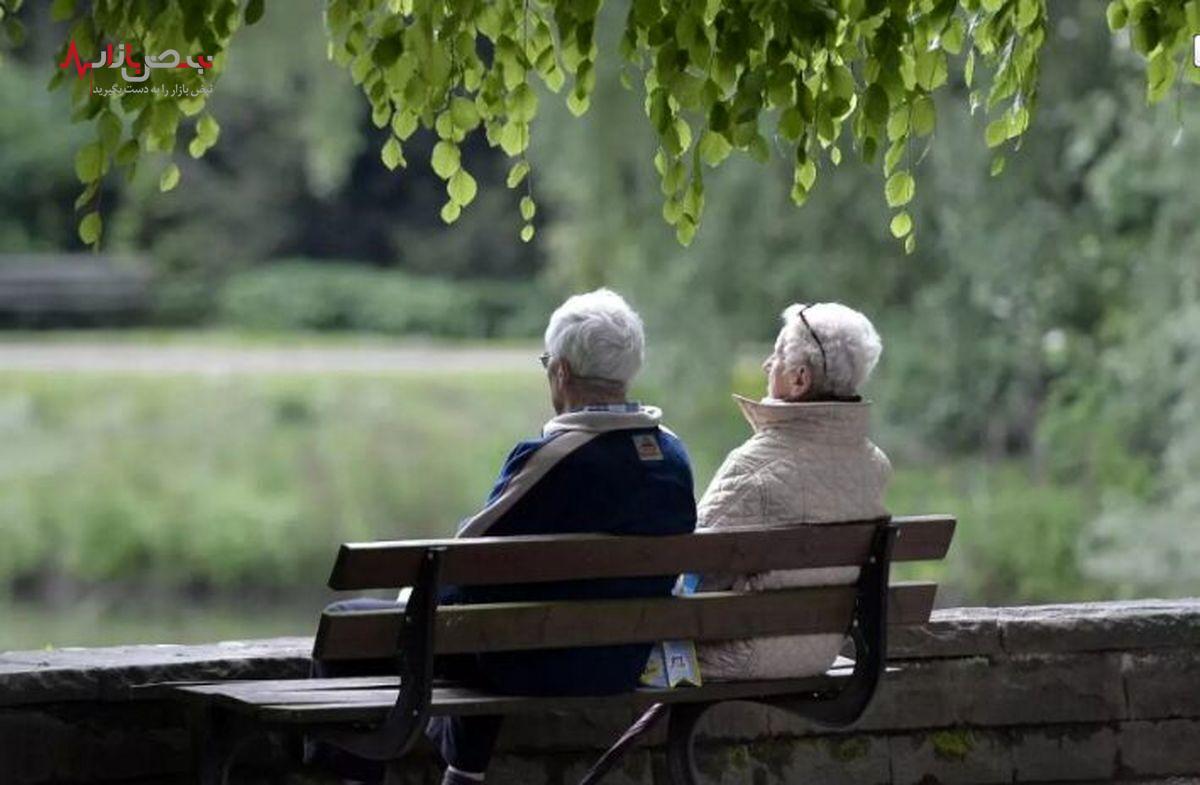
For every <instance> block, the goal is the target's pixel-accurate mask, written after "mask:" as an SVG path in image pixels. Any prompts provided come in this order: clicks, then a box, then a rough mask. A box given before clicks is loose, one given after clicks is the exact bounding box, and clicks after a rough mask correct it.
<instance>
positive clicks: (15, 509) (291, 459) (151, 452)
mask: <svg viewBox="0 0 1200 785" xmlns="http://www.w3.org/2000/svg"><path fill="white" fill-rule="evenodd" d="M739 386H741V385H739ZM748 391H749V390H748ZM641 394H642V396H643V397H644V398H646V399H647V400H652V401H655V402H659V403H662V402H663V401H662V400H661V398H662V396H659V395H656V394H655V393H653V392H652V391H646V390H643V391H641ZM664 408H667V409H668V415H670V414H671V409H670V407H669V406H667V407H664ZM549 414H550V411H549V405H548V402H547V400H546V393H545V389H544V382H543V380H542V378H541V375H540V373H537V372H536V371H534V372H530V373H524V372H519V371H514V372H495V373H469V374H467V373H450V372H443V373H399V374H397V373H393V374H377V375H365V374H339V375H317V374H272V375H228V376H203V375H171V376H147V375H144V374H143V375H122V374H98V373H84V374H80V373H72V374H53V373H9V374H6V375H4V376H3V377H2V378H0V532H2V535H3V542H4V544H5V547H4V548H3V549H0V587H2V589H3V591H0V596H2V594H3V593H5V592H7V594H8V595H9V596H10V598H13V597H16V598H25V599H28V598H36V599H38V601H39V602H43V603H45V602H50V603H55V604H53V605H51V606H48V607H46V606H43V607H41V608H40V609H36V610H30V609H29V607H28V606H10V607H9V609H8V610H7V611H6V614H5V615H6V616H7V617H8V618H10V619H11V620H12V623H11V624H9V625H8V629H7V631H6V633H5V634H4V636H3V638H4V639H0V649H3V648H10V647H14V646H18V645H20V646H31V645H36V646H40V645H44V644H45V643H53V644H56V645H63V644H81V643H97V642H105V641H112V640H115V639H113V638H112V636H111V635H107V636H106V635H101V634H100V629H101V628H102V629H106V630H110V631H112V630H118V631H120V633H121V635H122V636H125V637H124V638H118V639H124V640H130V641H134V640H147V641H152V640H173V639H174V640H179V639H194V637H195V635H200V636H201V638H204V637H212V635H208V634H207V633H203V630H204V629H205V626H204V625H200V627H199V628H197V627H195V626H194V625H192V624H191V622H190V621H188V620H187V618H186V617H187V614H186V613H185V614H182V615H181V614H180V613H178V611H177V610H171V608H173V607H174V605H182V606H184V607H193V608H195V610H196V612H197V614H199V616H200V617H202V618H211V619H215V620H217V621H215V622H214V624H217V627H214V628H213V629H217V628H219V629H220V630H221V632H220V633H219V634H220V635H221V636H229V637H234V636H237V635H256V634H267V633H268V632H286V631H296V632H303V631H304V630H303V629H299V628H300V627H304V625H303V624H298V623H296V622H294V621H293V620H300V619H308V618H309V617H310V616H311V615H312V613H313V610H312V609H313V607H319V603H320V601H321V600H320V598H319V597H317V598H316V599H315V600H314V599H313V597H312V595H311V592H312V591H313V590H314V589H315V590H318V591H319V587H320V585H321V584H322V583H323V580H324V578H325V576H326V575H327V572H328V569H329V565H330V560H331V558H332V555H333V553H334V549H335V548H336V546H337V544H338V543H340V542H342V541H345V540H351V539H375V538H402V537H415V536H434V535H447V534H449V533H451V532H453V530H454V527H455V525H456V523H457V521H458V520H460V519H461V518H462V517H464V516H466V515H468V514H470V513H471V512H473V511H474V510H475V509H477V508H478V506H479V504H480V503H481V502H482V501H483V499H484V497H485V496H486V494H487V491H488V489H489V488H490V485H491V483H492V481H493V479H494V477H495V474H496V471H497V470H498V468H499V465H500V463H501V462H502V461H503V459H504V456H505V455H506V454H507V452H508V450H509V449H510V448H511V447H512V445H513V443H514V442H515V441H517V440H518V439H520V438H524V437H527V436H530V435H532V434H535V433H537V431H538V429H539V427H540V425H541V423H542V422H543V421H544V419H545V418H546V417H547V416H549ZM671 425H672V426H673V427H674V428H675V429H676V430H677V431H678V432H679V433H680V434H681V436H683V437H684V439H685V441H687V442H688V444H689V449H690V450H691V452H692V458H693V462H694V464H695V466H696V481H697V488H696V491H697V494H699V493H702V492H703V490H704V486H705V484H706V483H707V480H708V478H709V476H710V475H711V473H712V471H713V470H714V469H715V468H716V466H717V465H718V464H719V463H720V460H721V458H722V457H723V455H724V453H725V451H726V450H727V449H728V448H729V447H731V446H733V445H734V444H736V442H737V441H738V440H740V439H741V438H744V436H745V434H746V431H747V429H746V426H745V425H744V424H743V423H741V422H739V416H738V414H737V413H736V410H735V408H734V407H733V406H732V405H729V404H728V402H727V399H725V401H724V402H721V403H719V404H718V405H715V406H714V407H713V408H712V409H711V410H704V411H702V412H700V413H699V414H697V413H693V415H692V417H691V418H689V419H681V418H678V417H674V418H671ZM882 446H883V447H884V448H885V449H887V448H888V447H889V445H887V444H883V445H882ZM897 464H898V465H897V466H896V474H895V477H894V480H893V484H892V486H891V489H890V492H889V497H888V503H889V506H890V508H891V509H892V510H893V511H894V512H896V513H915V512H952V513H954V514H956V515H958V516H959V518H960V521H961V525H960V528H959V532H958V535H957V537H956V540H955V544H954V547H953V550H952V552H951V554H950V558H949V559H948V560H947V562H946V563H945V565H942V566H939V567H937V568H934V571H933V572H932V573H930V572H928V571H926V569H925V568H921V567H916V568H905V569H904V571H903V573H902V574H903V575H906V576H924V575H932V576H936V577H938V578H939V579H941V580H943V581H944V583H945V589H944V590H943V594H942V597H941V601H942V602H943V604H960V603H1015V602H1027V601H1049V600H1067V599H1085V598H1102V597H1106V596H1111V595H1112V591H1111V587H1108V586H1104V585H1101V584H1099V583H1096V582H1093V581H1089V580H1088V579H1087V578H1086V577H1085V576H1083V575H1082V574H1081V573H1080V571H1079V569H1078V566H1077V563H1078V554H1077V540H1078V533H1079V531H1080V528H1081V527H1082V525H1083V524H1084V522H1085V521H1086V520H1087V519H1088V517H1089V516H1090V515H1091V514H1092V507H1091V504H1092V502H1091V500H1089V499H1088V498H1085V497H1084V495H1083V494H1082V493H1081V492H1079V491H1077V490H1074V489H1072V488H1067V487H1057V486H1053V485H1046V484H1039V483H1037V482H1033V481H1032V480H1031V479H1030V477H1029V476H1028V473H1027V472H1026V470H1025V469H1024V467H1023V466H1022V465H1021V464H1018V463H1006V464H989V463H985V462H982V461H974V460H962V459H954V460H951V459H948V458H947V459H944V460H941V461H938V462H937V463H935V464H933V465H924V466H912V465H904V464H903V463H901V462H897ZM301 590H304V591H305V592H308V593H306V594H305V595H304V600H303V601H297V600H298V599H299V593H300V591H301ZM250 591H254V592H257V593H258V594H256V595H255V596H259V597H264V598H265V599H262V600H260V601H258V602H256V603H253V604H251V603H246V604H245V607H240V605H241V604H240V603H238V602H237V601H234V602H232V603H231V602H230V601H229V598H231V597H237V596H239V594H240V593H243V592H250ZM139 594H151V595H154V596H161V597H166V598H168V599H167V600H166V601H165V602H158V603H157V604H151V605H149V606H147V607H148V609H147V610H143V608H142V605H141V604H139V603H131V602H130V598H131V597H133V598H136V597H138V596H139ZM170 597H176V598H178V599H177V601H172V600H170V599H169V598H170ZM204 597H210V598H211V597H216V598H217V601H216V604H215V605H212V606H211V607H209V606H206V605H204V604H196V603H197V601H198V598H204ZM22 608H24V610H22ZM269 608H275V609H277V610H266V609H269ZM264 618H269V619H271V620H272V621H277V622H279V623H278V624H274V625H270V624H267V625H265V626H264V625H262V624H259V623H258V621H259V620H261V619H264ZM105 619H107V621H101V620H105ZM142 625H145V630H144V632H143V633H135V630H138V629H141V628H142ZM71 630H75V633H74V634H72V633H71V632H70V631H71ZM217 634H218V633H216V632H214V633H213V635H217Z"/></svg>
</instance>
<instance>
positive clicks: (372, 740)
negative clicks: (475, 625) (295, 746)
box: [313, 547, 445, 761]
mask: <svg viewBox="0 0 1200 785" xmlns="http://www.w3.org/2000/svg"><path fill="white" fill-rule="evenodd" d="M444 550H445V549H444V548H442V547H432V548H428V549H426V551H425V555H424V559H423V560H422V562H421V569H420V572H419V573H418V578H417V581H416V585H414V586H413V592H412V595H411V596H410V597H409V599H408V602H407V603H405V606H404V616H403V619H402V623H401V625H400V641H399V647H398V651H399V654H398V657H397V660H398V661H397V665H398V672H399V674H400V690H399V692H398V693H397V695H396V703H395V705H394V706H392V708H391V710H390V711H388V715H387V719H386V720H384V722H383V724H382V725H380V726H379V727H378V728H376V729H374V730H372V731H369V732H366V733H354V732H348V731H344V730H336V729H330V730H325V731H318V732H316V733H314V734H313V736H314V738H316V739H319V740H320V741H325V742H329V743H330V744H335V745H337V746H338V747H341V748H342V749H344V750H346V751H347V752H350V753H353V754H355V755H359V756H361V757H364V758H369V759H370V760H380V761H388V760H393V759H397V758H401V757H403V756H404V754H405V753H406V752H408V750H409V748H411V747H412V745H413V744H414V743H415V742H416V741H417V739H419V738H420V737H421V734H422V732H423V731H424V729H425V725H426V724H427V723H428V722H429V703H430V698H431V696H432V694H433V630H434V618H435V616H436V614H437V607H438V585H439V582H440V580H439V579H440V572H441V566H442V553H443V551H444Z"/></svg>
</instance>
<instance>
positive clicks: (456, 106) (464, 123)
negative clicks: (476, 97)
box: [450, 96, 479, 131]
mask: <svg viewBox="0 0 1200 785" xmlns="http://www.w3.org/2000/svg"><path fill="white" fill-rule="evenodd" d="M450 118H451V119H452V120H453V121H454V125H455V127H456V128H458V129H460V130H462V131H471V130H474V128H475V126H477V125H479V110H478V109H476V108H475V102H474V101H469V100H467V99H466V98H463V97H462V96H455V97H454V98H453V99H452V100H451V101H450Z"/></svg>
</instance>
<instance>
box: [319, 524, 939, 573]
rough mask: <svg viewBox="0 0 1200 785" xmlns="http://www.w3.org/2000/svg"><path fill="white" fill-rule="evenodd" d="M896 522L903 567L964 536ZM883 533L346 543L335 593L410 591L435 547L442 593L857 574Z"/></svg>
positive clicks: (858, 529)
mask: <svg viewBox="0 0 1200 785" xmlns="http://www.w3.org/2000/svg"><path fill="white" fill-rule="evenodd" d="M893 520H894V521H895V523H896V524H897V526H898V527H899V529H900V531H899V537H898V539H897V541H896V547H895V550H894V552H893V555H892V559H893V561H921V560H925V559H941V558H942V557H943V556H945V555H946V551H947V550H948V549H949V547H950V539H951V537H953V535H954V525H955V519H954V518H953V517H952V516H949V515H922V516H909V517H897V518H894V519H893ZM874 526H875V523H874V522H850V523H837V524H805V525H797V526H790V527H761V528H755V529H739V530H723V531H718V532H714V531H704V532H697V533H695V534H684V535H671V536H665V537H649V536H642V537H633V536H623V537H617V536H613V535H603V534H577V535H537V536H526V537H477V538H470V539H447V540H404V541H396V542H360V543H346V544H344V545H342V546H341V549H340V550H339V552H338V557H337V562H336V563H335V564H334V567H333V573H332V574H331V575H330V578H329V587H330V588H331V589H335V590H337V591H360V590H364V589H393V588H401V587H404V586H410V585H412V584H413V582H414V581H415V580H416V577H417V572H418V570H419V568H420V564H421V559H422V556H423V554H424V552H425V550H426V549H427V548H430V547H432V546H438V547H443V548H445V552H444V554H443V556H442V583H443V584H446V585H451V584H454V585H461V586H473V585H479V584H503V583H533V582H542V581H560V580H571V579H575V578H614V577H637V576H651V575H676V574H679V573H684V572H699V573H706V574H741V573H751V572H763V571H766V570H777V569H790V568H804V567H838V566H857V565H860V564H862V563H863V562H864V561H865V560H866V558H867V552H868V550H869V549H870V543H871V535H872V533H873V532H874Z"/></svg>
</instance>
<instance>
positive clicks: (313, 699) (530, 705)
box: [151, 660, 854, 725]
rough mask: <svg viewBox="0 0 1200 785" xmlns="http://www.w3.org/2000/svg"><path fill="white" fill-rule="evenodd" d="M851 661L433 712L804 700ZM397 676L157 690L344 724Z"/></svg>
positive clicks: (460, 691) (368, 718) (510, 698)
mask: <svg viewBox="0 0 1200 785" xmlns="http://www.w3.org/2000/svg"><path fill="white" fill-rule="evenodd" d="M853 670H854V666H853V663H852V662H850V661H849V660H842V661H840V662H839V663H837V664H835V666H834V667H833V668H831V669H830V670H829V671H828V672H826V673H825V674H823V675H821V676H813V677H810V678H805V679H775V680H769V681H732V682H709V683H707V684H705V685H704V686H703V687H676V688H674V689H665V688H657V687H643V688H641V689H638V690H636V691H634V692H630V693H623V694H620V695H606V696H583V697H559V696H555V697H536V696H524V695H500V694H496V693H492V692H487V691H485V690H480V689H474V688H471V687H466V686H463V685H459V684H452V683H446V682H435V683H434V685H433V693H432V700H431V702H430V706H429V713H430V715H433V716H438V715H454V716H464V715H476V714H544V713H546V712H552V711H556V710H558V711H563V712H572V713H579V712H588V711H594V710H598V709H604V708H614V707H620V708H628V709H631V710H633V711H643V710H645V709H647V708H649V707H651V706H653V705H654V704H657V703H711V702H721V701H731V700H742V699H747V698H754V699H756V700H761V699H762V698H767V697H772V696H790V695H804V694H809V693H820V692H827V691H830V690H836V689H838V688H839V687H840V686H841V685H842V684H843V683H844V682H845V681H846V679H848V678H849V677H850V675H851V674H852V673H853ZM399 685H400V680H399V679H398V678H397V677H395V676H379V677H350V678H336V679H308V680H296V679H281V680H259V681H218V682H189V683H167V684H157V685H153V686H152V688H151V689H152V691H157V692H165V693H169V694H170V695H171V696H172V697H175V698H183V699H186V700H189V701H191V702H194V703H197V704H214V705H219V706H221V707H224V708H227V709H230V710H232V711H235V712H238V713H241V714H247V715H251V716H253V717H255V718H256V719H258V720H259V721H261V722H265V723H270V724H280V725H289V724H300V725H312V724H324V723H331V724H342V723H365V724H374V723H378V722H381V721H382V720H383V719H384V717H385V716H386V715H387V713H388V711H389V710H390V709H391V708H392V706H394V705H395V703H396V698H397V696H398V693H399Z"/></svg>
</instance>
